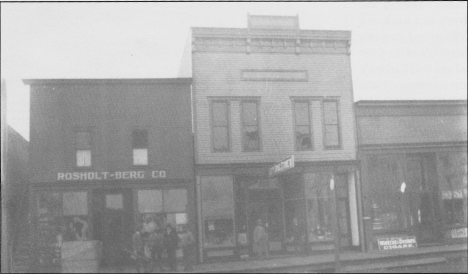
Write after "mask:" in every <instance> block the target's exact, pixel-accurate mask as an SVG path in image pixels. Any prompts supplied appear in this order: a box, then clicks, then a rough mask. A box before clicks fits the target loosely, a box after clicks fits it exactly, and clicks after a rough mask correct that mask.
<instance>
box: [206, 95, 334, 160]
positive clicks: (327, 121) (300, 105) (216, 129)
mask: <svg viewBox="0 0 468 274" xmlns="http://www.w3.org/2000/svg"><path fill="white" fill-rule="evenodd" d="M293 102H294V103H293V106H294V128H295V147H296V150H312V149H313V138H312V136H313V135H312V133H313V131H312V120H311V105H310V100H295V101H293ZM211 107H212V111H211V115H212V117H211V120H212V136H213V138H212V140H213V143H212V146H213V150H214V151H230V146H231V144H230V125H229V124H230V123H229V101H227V100H216V101H213V102H212V105H211ZM322 110H323V115H322V116H323V128H324V130H323V131H324V132H323V138H324V146H325V148H326V149H336V148H340V128H339V119H338V101H337V100H323V101H322ZM241 123H242V124H241V130H242V146H243V150H244V151H259V150H260V131H259V115H258V101H243V102H242V103H241Z"/></svg>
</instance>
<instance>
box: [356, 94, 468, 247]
mask: <svg viewBox="0 0 468 274" xmlns="http://www.w3.org/2000/svg"><path fill="white" fill-rule="evenodd" d="M355 109H356V119H357V129H358V136H359V138H358V140H359V159H360V160H361V163H362V165H361V172H362V176H361V179H362V193H363V197H364V198H363V209H364V215H365V216H364V217H365V220H367V221H365V223H366V224H365V227H366V230H365V231H366V233H365V234H366V245H367V250H372V249H377V248H379V249H382V248H384V249H385V248H387V245H386V244H382V241H385V239H390V238H392V237H394V238H407V239H410V238H412V239H414V240H416V243H417V244H418V245H433V244H446V243H457V242H463V241H464V242H466V239H467V227H466V226H467V225H466V224H467V202H466V197H467V196H466V191H467V120H466V119H467V105H466V100H465V101H462V100H457V101H455V100H454V101H450V100H447V101H416V100H415V101H359V102H357V103H356V107H355ZM408 237H409V238H408Z"/></svg>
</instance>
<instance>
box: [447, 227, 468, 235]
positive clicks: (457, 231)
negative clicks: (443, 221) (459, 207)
mask: <svg viewBox="0 0 468 274" xmlns="http://www.w3.org/2000/svg"><path fill="white" fill-rule="evenodd" d="M451 234H452V238H466V235H467V228H466V227H465V228H455V229H452V231H451Z"/></svg>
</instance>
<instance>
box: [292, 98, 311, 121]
mask: <svg viewBox="0 0 468 274" xmlns="http://www.w3.org/2000/svg"><path fill="white" fill-rule="evenodd" d="M294 107H295V116H296V126H304V125H309V103H308V102H300V103H299V102H296V103H295V104H294Z"/></svg>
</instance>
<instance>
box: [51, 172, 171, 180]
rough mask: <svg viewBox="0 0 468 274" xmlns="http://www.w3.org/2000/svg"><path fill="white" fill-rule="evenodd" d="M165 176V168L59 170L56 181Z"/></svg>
mask: <svg viewBox="0 0 468 274" xmlns="http://www.w3.org/2000/svg"><path fill="white" fill-rule="evenodd" d="M158 178H166V171H165V170H152V171H146V170H133V171H116V172H99V171H90V172H59V173H57V181H96V180H132V179H137V180H138V179H140V180H141V179H158Z"/></svg>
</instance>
